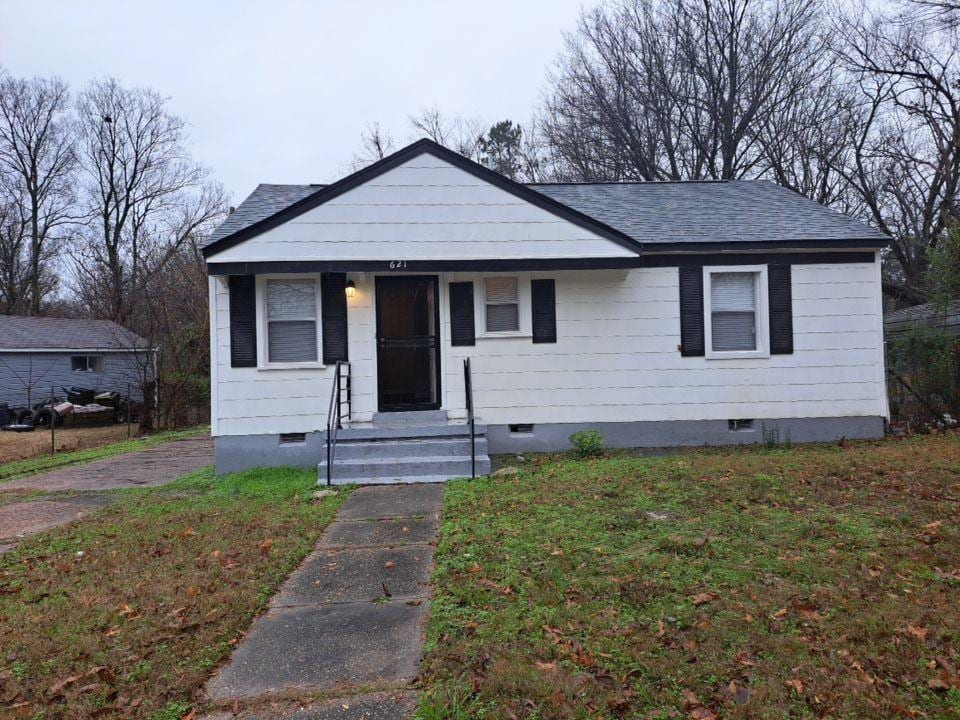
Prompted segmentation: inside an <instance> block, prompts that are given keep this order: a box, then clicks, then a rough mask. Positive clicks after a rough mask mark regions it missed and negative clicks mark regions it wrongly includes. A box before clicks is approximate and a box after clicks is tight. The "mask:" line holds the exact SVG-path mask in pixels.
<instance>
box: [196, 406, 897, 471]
mask: <svg viewBox="0 0 960 720" xmlns="http://www.w3.org/2000/svg"><path fill="white" fill-rule="evenodd" d="M578 430H597V431H599V432H600V434H601V435H603V440H604V444H605V445H606V446H607V447H614V448H632V447H681V446H698V445H752V444H757V443H763V442H777V443H786V442H793V443H801V442H831V441H834V440H839V439H840V438H842V437H846V438H848V439H850V440H854V439H867V438H877V437H882V436H883V418H882V417H879V416H864V417H832V418H831V417H827V418H779V419H766V420H761V419H756V420H754V423H753V428H752V429H750V430H730V429H729V427H728V425H727V421H726V420H674V421H651V422H616V423H544V424H536V425H534V426H533V431H532V432H528V433H512V432H510V428H509V426H507V425H487V427H486V432H487V446H488V448H489V452H490V454H499V453H514V452H552V451H556V450H567V449H569V447H570V439H569V438H570V435H571V434H572V433H575V432H577V431H578ZM323 438H324V433H322V432H313V433H307V434H306V439H305V441H304V442H302V443H281V442H280V436H279V435H225V436H220V437H217V438H214V451H215V455H216V465H217V474H218V475H223V474H225V473H231V472H238V471H240V470H249V469H250V468H254V467H303V468H316V467H317V464H318V463H319V462H320V461H321V460H322V459H323V458H324V453H325V452H326V451H325V449H324V441H323Z"/></svg>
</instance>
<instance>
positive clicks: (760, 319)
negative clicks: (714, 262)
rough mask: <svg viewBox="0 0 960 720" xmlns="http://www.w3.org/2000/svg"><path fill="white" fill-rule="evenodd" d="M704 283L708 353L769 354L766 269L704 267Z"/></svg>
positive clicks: (734, 355)
mask: <svg viewBox="0 0 960 720" xmlns="http://www.w3.org/2000/svg"><path fill="white" fill-rule="evenodd" d="M704 285H705V286H704V300H705V302H704V312H705V315H706V317H705V318H704V321H705V325H706V331H707V332H706V335H707V337H706V340H707V356H708V357H714V358H724V357H730V358H735V357H766V356H767V354H768V348H767V345H768V342H767V337H766V334H767V330H766V328H767V320H766V315H765V312H766V310H765V308H766V301H765V298H766V293H767V279H766V268H765V267H763V266H747V267H739V266H738V267H715V268H704Z"/></svg>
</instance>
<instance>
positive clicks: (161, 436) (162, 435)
mask: <svg viewBox="0 0 960 720" xmlns="http://www.w3.org/2000/svg"><path fill="white" fill-rule="evenodd" d="M204 432H209V428H208V427H199V428H190V429H188V430H165V431H162V432H158V433H155V434H153V435H144V436H143V437H138V438H132V439H130V440H122V441H120V442H113V443H108V444H106V445H101V446H99V447H93V448H86V449H84V450H74V451H71V452H58V453H51V454H47V455H41V456H38V457H32V458H27V459H25V460H15V461H13V462H8V463H2V464H0V483H2V482H3V481H4V480H16V479H17V478H22V477H26V476H28V475H36V474H37V473H39V472H43V471H44V470H52V469H53V468H58V467H62V466H64V465H78V464H81V463H87V462H91V461H93V460H100V459H102V458H105V457H111V456H112V455H121V454H123V453H129V452H135V451H137V450H146V449H147V448H151V447H156V446H157V445H162V444H163V443H166V442H170V441H171V440H182V439H184V438H189V437H195V436H197V435H200V434H202V433H204ZM0 488H2V485H0Z"/></svg>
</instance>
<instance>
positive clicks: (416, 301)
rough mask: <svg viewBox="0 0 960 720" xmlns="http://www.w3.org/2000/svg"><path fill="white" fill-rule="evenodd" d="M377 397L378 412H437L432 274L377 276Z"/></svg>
mask: <svg viewBox="0 0 960 720" xmlns="http://www.w3.org/2000/svg"><path fill="white" fill-rule="evenodd" d="M376 283H377V396H378V405H379V407H380V410H381V411H382V412H388V411H400V410H433V409H436V408H439V407H440V308H439V306H438V303H437V298H438V296H439V282H438V279H437V276H436V275H397V276H386V277H381V276H378V277H377V278H376Z"/></svg>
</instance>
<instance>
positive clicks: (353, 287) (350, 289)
mask: <svg viewBox="0 0 960 720" xmlns="http://www.w3.org/2000/svg"><path fill="white" fill-rule="evenodd" d="M356 294H357V284H356V283H355V282H353V280H347V298H349V299H350V300H353V296H354V295H356Z"/></svg>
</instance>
